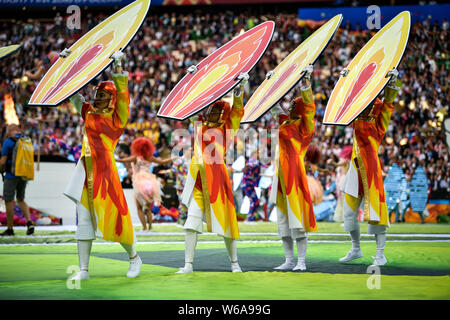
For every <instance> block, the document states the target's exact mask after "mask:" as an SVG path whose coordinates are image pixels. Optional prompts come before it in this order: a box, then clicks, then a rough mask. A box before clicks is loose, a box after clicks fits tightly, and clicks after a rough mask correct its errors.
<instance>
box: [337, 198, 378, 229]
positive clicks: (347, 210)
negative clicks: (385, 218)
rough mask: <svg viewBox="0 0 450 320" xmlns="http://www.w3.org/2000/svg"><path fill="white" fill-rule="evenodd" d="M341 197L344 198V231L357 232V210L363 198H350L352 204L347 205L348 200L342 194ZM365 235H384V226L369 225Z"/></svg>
mask: <svg viewBox="0 0 450 320" xmlns="http://www.w3.org/2000/svg"><path fill="white" fill-rule="evenodd" d="M342 196H343V197H344V231H346V232H352V231H359V230H360V223H359V220H358V210H359V207H360V205H361V203H362V202H363V198H362V197H358V198H355V197H352V198H351V199H352V201H353V202H354V203H352V204H349V203H347V202H348V201H349V200H350V199H349V198H348V197H346V196H345V193H344V194H342ZM356 199H357V200H356ZM352 207H354V208H356V209H355V210H353V209H352ZM367 233H369V234H381V233H386V226H385V225H373V224H369V226H368V229H367Z"/></svg>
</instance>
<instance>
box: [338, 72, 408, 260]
mask: <svg viewBox="0 0 450 320" xmlns="http://www.w3.org/2000/svg"><path fill="white" fill-rule="evenodd" d="M397 75H398V71H397V70H396V69H393V70H392V71H389V73H388V76H391V79H390V80H389V83H388V85H387V86H386V88H385V90H384V99H383V101H381V100H380V99H379V98H376V99H375V101H374V103H373V104H372V105H370V106H369V107H368V108H366V109H365V110H364V111H363V112H362V113H361V115H359V116H358V118H356V120H355V122H354V123H353V124H352V126H353V149H352V156H351V161H350V167H349V170H348V172H347V174H346V177H345V180H344V182H343V184H342V186H341V191H342V192H343V193H344V230H345V231H346V232H349V233H350V237H351V240H352V249H351V250H350V251H349V252H348V253H347V255H346V256H345V257H343V258H341V259H340V260H339V261H340V262H348V261H351V260H355V259H358V258H361V257H362V256H363V254H362V252H361V247H360V224H359V220H358V209H359V207H360V205H361V202H362V201H363V200H364V201H363V203H364V206H363V212H364V220H365V221H368V223H369V227H368V233H369V234H374V235H375V241H376V244H377V251H376V256H375V257H374V260H373V265H375V266H383V265H385V264H386V263H387V260H386V257H385V256H384V247H385V243H386V229H387V227H389V215H388V210H387V205H386V197H385V193H384V188H383V175H382V170H381V164H380V160H379V158H378V148H379V146H380V144H381V140H382V139H383V137H384V135H385V133H386V129H387V127H388V125H389V121H390V120H391V114H392V112H393V110H394V105H393V102H394V99H395V97H396V96H397V93H398V91H399V90H400V87H399V85H400V82H398V83H397Z"/></svg>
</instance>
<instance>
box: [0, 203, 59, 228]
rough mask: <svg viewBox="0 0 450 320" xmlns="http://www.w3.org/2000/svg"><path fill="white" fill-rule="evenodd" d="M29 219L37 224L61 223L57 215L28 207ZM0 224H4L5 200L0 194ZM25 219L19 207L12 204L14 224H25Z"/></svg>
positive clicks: (5, 221) (5, 223)
mask: <svg viewBox="0 0 450 320" xmlns="http://www.w3.org/2000/svg"><path fill="white" fill-rule="evenodd" d="M30 219H31V221H33V222H34V224H35V225H37V226H49V225H62V219H61V218H58V217H54V216H51V215H49V214H47V213H44V212H42V211H39V210H37V209H34V208H32V207H30ZM0 225H2V226H6V225H7V220H6V208H5V201H4V200H3V197H2V196H0ZM26 225H27V219H26V218H25V216H24V214H23V212H22V210H20V207H19V206H18V205H17V204H15V205H14V226H26Z"/></svg>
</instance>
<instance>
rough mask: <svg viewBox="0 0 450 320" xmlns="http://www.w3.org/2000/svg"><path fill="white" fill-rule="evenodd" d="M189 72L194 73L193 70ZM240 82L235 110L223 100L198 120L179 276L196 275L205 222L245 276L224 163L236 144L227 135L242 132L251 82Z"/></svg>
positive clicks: (244, 77)
mask: <svg viewBox="0 0 450 320" xmlns="http://www.w3.org/2000/svg"><path fill="white" fill-rule="evenodd" d="M188 71H189V72H195V70H192V68H190V69H188ZM238 79H239V80H241V82H240V84H239V85H238V86H237V87H236V88H235V89H234V98H233V99H234V100H233V107H231V106H230V104H229V103H228V102H225V101H223V100H220V101H217V102H215V103H213V104H212V105H211V106H210V107H209V108H208V110H207V112H206V118H204V117H203V116H199V117H198V119H197V120H200V123H201V125H200V126H199V127H197V128H196V131H195V133H194V134H195V138H194V155H193V157H192V160H191V163H190V165H189V172H188V174H187V179H186V184H185V186H184V190H183V193H182V195H181V199H182V203H183V204H184V205H186V207H187V208H188V214H187V219H186V222H185V224H184V229H185V265H184V267H182V268H180V270H179V271H178V272H177V273H191V272H193V261H194V252H195V247H196V245H197V234H199V233H202V231H203V221H206V224H207V229H208V232H214V233H217V234H218V235H220V236H222V237H223V238H224V241H225V246H226V248H227V251H228V255H229V258H230V261H231V271H232V272H242V270H241V267H240V266H239V262H238V257H237V249H236V239H238V238H239V229H238V224H237V217H236V211H235V204H234V198H233V188H232V186H231V182H230V179H229V176H228V171H227V167H226V165H225V163H224V162H225V153H226V151H227V149H228V147H229V145H230V143H232V141H233V140H232V136H233V133H231V139H230V137H229V136H228V135H227V133H228V132H229V130H237V129H239V126H240V122H241V119H242V117H243V115H244V108H243V105H244V103H243V96H244V92H243V86H244V85H245V83H246V82H247V80H248V74H246V73H243V74H240V75H239V77H238ZM191 120H192V119H191Z"/></svg>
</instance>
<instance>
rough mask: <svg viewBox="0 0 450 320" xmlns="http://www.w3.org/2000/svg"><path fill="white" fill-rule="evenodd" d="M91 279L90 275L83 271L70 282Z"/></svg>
mask: <svg viewBox="0 0 450 320" xmlns="http://www.w3.org/2000/svg"><path fill="white" fill-rule="evenodd" d="M87 279H89V273H88V272H87V271H86V270H81V271H80V272H77V273H76V274H75V275H73V276H72V277H71V278H70V280H87Z"/></svg>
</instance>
